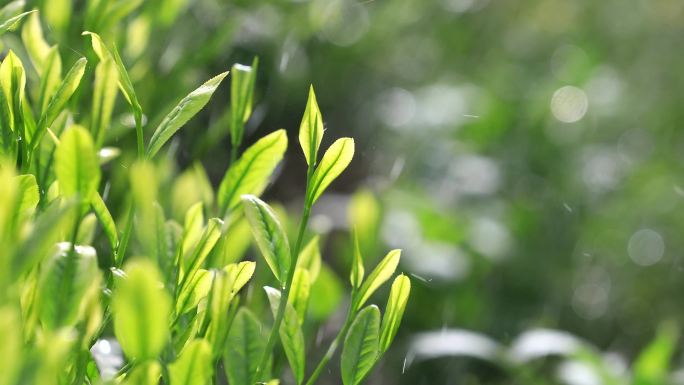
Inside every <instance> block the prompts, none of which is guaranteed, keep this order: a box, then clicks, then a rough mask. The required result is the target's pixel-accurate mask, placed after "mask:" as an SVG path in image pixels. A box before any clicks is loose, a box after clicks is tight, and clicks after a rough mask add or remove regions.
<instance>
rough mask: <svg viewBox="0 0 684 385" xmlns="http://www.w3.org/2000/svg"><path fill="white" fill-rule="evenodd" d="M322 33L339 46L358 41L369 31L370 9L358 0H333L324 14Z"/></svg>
mask: <svg viewBox="0 0 684 385" xmlns="http://www.w3.org/2000/svg"><path fill="white" fill-rule="evenodd" d="M322 18H323V20H322V23H321V35H322V36H323V38H325V39H326V40H328V41H329V42H331V43H333V44H335V45H339V46H343V47H346V46H350V45H352V44H354V43H356V42H357V41H358V40H359V39H361V37H363V35H365V34H366V32H367V31H368V27H369V26H370V18H369V16H368V10H367V9H366V8H365V7H364V6H363V5H361V4H360V3H358V2H356V1H350V0H333V1H330V2H329V3H328V5H327V6H326V7H325V9H324V11H323V14H322Z"/></svg>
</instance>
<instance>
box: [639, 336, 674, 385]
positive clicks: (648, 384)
mask: <svg viewBox="0 0 684 385" xmlns="http://www.w3.org/2000/svg"><path fill="white" fill-rule="evenodd" d="M678 338H679V333H678V331H677V328H676V325H675V324H672V323H664V324H663V325H661V326H660V327H659V328H658V332H657V335H656V337H655V339H654V340H653V341H651V343H650V344H649V345H648V346H647V347H646V348H645V349H644V350H643V351H642V352H641V353H640V354H639V357H638V358H637V360H636V362H635V364H634V382H633V383H632V384H633V385H658V384H666V383H667V382H668V381H667V378H668V369H669V367H670V361H671V360H672V355H673V354H674V352H675V350H676V348H677V339H678Z"/></svg>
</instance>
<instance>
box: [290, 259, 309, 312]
mask: <svg viewBox="0 0 684 385" xmlns="http://www.w3.org/2000/svg"><path fill="white" fill-rule="evenodd" d="M310 293H311V278H310V274H309V271H308V270H306V269H302V268H300V267H298V268H296V269H295V274H294V278H292V287H291V288H290V302H291V304H292V307H293V308H294V309H295V311H296V312H297V320H298V321H299V324H300V325H302V324H303V323H304V319H305V318H306V310H307V307H308V306H309V294H310Z"/></svg>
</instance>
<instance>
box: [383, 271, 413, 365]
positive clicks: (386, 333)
mask: <svg viewBox="0 0 684 385" xmlns="http://www.w3.org/2000/svg"><path fill="white" fill-rule="evenodd" d="M410 293H411V280H409V278H408V277H407V276H405V275H403V274H401V275H399V276H398V277H397V278H395V279H394V282H392V289H390V294H389V298H388V299H387V307H386V308H385V314H384V316H383V317H382V326H381V328H380V329H381V331H380V351H382V352H385V351H387V348H389V346H390V344H391V343H392V340H393V339H394V336H395V335H396V334H397V330H398V329H399V324H401V319H402V317H403V316H404V309H406V303H407V302H408V298H409V294H410Z"/></svg>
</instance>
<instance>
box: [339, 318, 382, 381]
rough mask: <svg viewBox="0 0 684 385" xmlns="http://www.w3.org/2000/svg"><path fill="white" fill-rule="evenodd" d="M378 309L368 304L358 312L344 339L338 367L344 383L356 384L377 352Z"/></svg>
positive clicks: (369, 367) (365, 372) (369, 368)
mask: <svg viewBox="0 0 684 385" xmlns="http://www.w3.org/2000/svg"><path fill="white" fill-rule="evenodd" d="M379 333H380V310H378V307H377V306H375V305H370V306H368V307H366V308H364V309H363V310H361V311H360V312H359V314H358V315H357V316H356V319H354V322H353V323H352V326H351V328H350V329H349V334H347V337H346V338H345V339H344V347H343V349H342V358H341V364H340V369H341V371H342V382H343V383H344V385H357V384H359V383H361V381H362V380H363V378H364V377H365V376H366V375H367V374H368V372H369V371H370V370H371V368H372V367H373V365H374V364H375V360H376V359H377V357H378V354H379V340H380V334H379Z"/></svg>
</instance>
